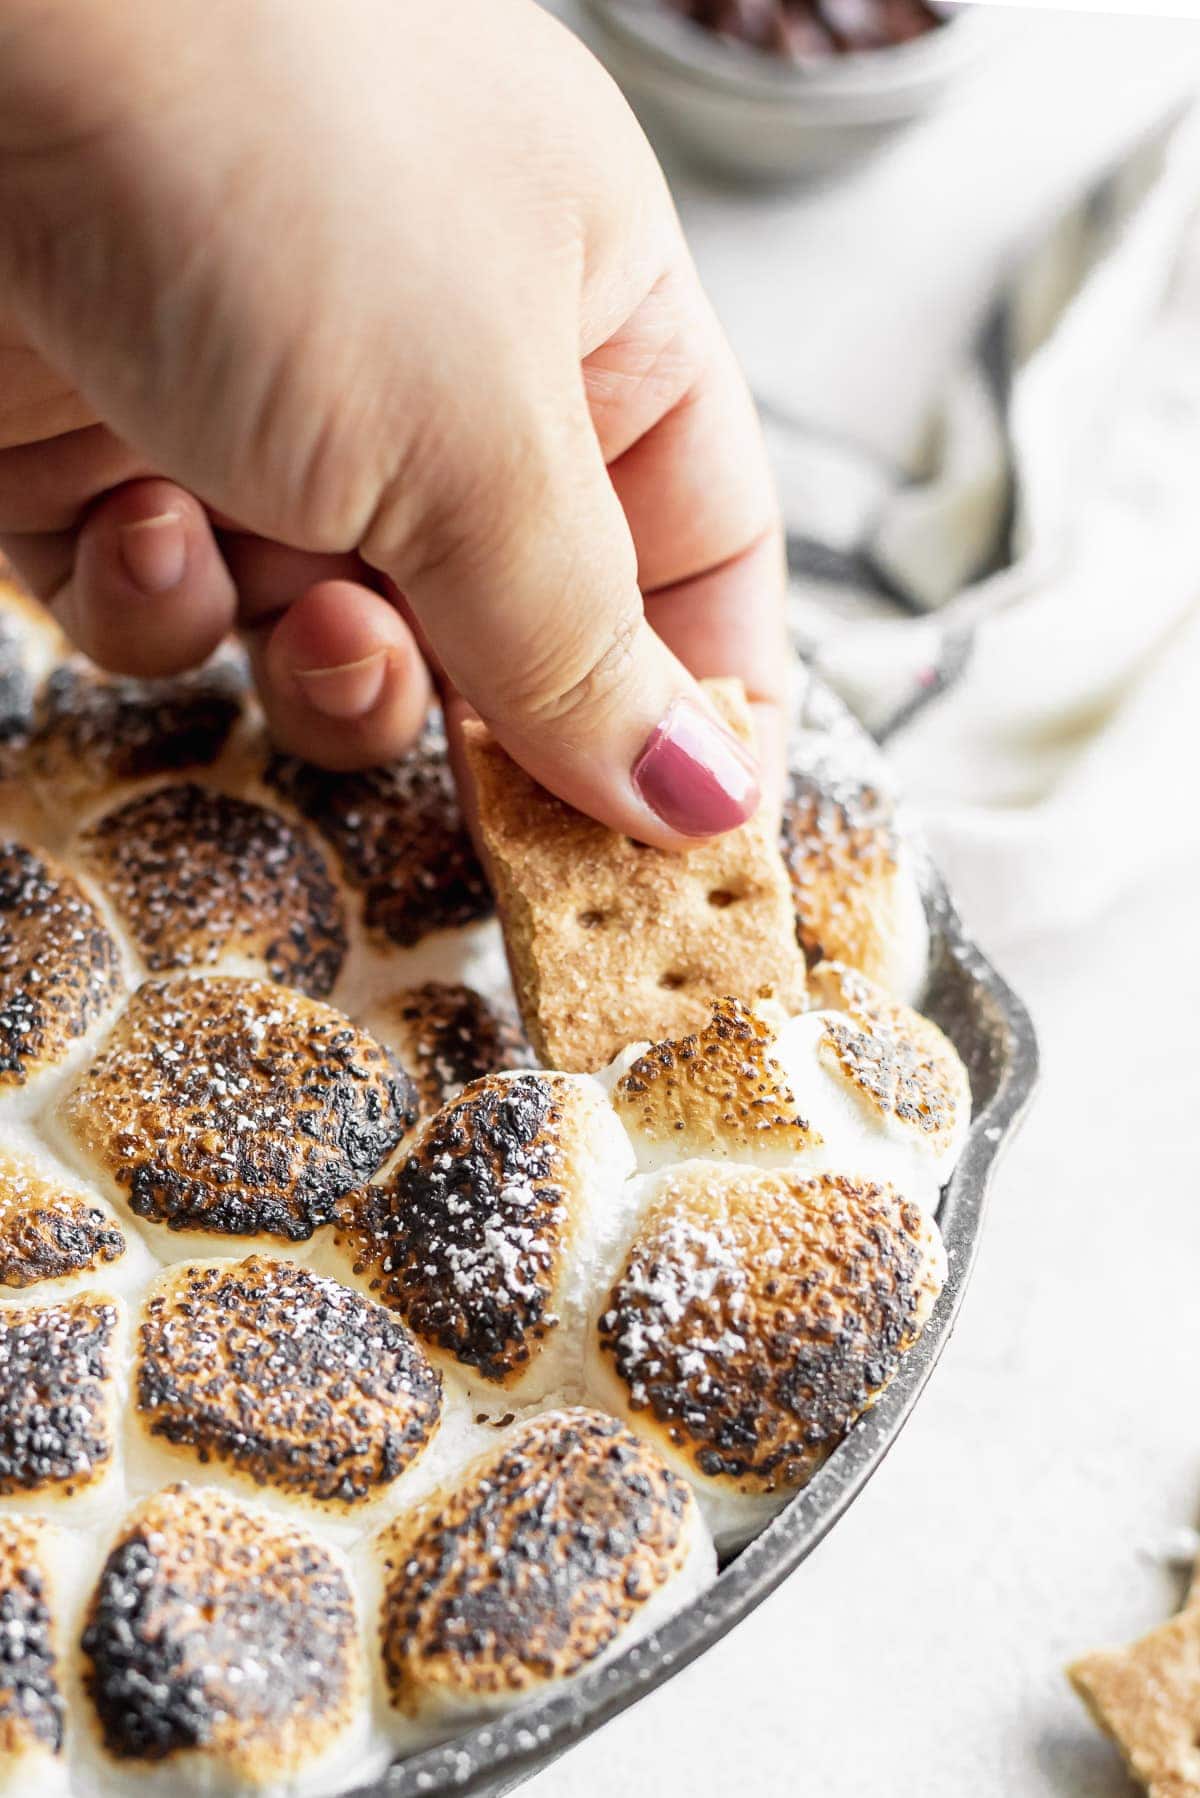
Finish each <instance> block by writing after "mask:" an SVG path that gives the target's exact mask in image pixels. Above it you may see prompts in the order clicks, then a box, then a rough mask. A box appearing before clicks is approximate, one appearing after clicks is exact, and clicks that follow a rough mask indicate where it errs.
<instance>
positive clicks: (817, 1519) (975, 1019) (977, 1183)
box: [347, 874, 1037, 1798]
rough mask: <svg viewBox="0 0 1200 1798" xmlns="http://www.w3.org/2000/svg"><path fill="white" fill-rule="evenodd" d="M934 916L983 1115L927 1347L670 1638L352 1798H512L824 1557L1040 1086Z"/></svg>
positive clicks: (929, 1360) (949, 999) (935, 992)
mask: <svg viewBox="0 0 1200 1798" xmlns="http://www.w3.org/2000/svg"><path fill="white" fill-rule="evenodd" d="M926 909H927V911H928V913H929V918H930V925H931V932H932V938H933V965H932V972H931V976H930V982H929V986H928V989H927V991H926V994H925V996H924V998H923V999H922V1001H921V1009H922V1011H924V1012H926V1013H927V1014H928V1015H929V1016H930V1017H932V1018H934V1019H935V1020H936V1021H937V1022H938V1023H939V1024H940V1025H941V1027H942V1029H943V1030H945V1032H946V1033H947V1035H948V1036H949V1037H950V1038H951V1040H952V1041H953V1042H954V1044H955V1047H956V1048H957V1049H958V1052H959V1054H960V1055H961V1056H962V1058H963V1060H964V1061H965V1063H966V1065H967V1068H968V1071H969V1072H970V1075H971V1087H972V1092H973V1095H974V1116H973V1120H972V1124H971V1133H970V1137H969V1139H968V1141H967V1146H966V1148H965V1150H964V1152H963V1155H962V1159H961V1160H960V1162H959V1164H958V1167H957V1168H956V1169H955V1172H954V1176H953V1178H952V1180H951V1181H950V1184H949V1186H948V1187H947V1188H946V1192H945V1195H944V1198H943V1201H942V1208H941V1210H940V1212H939V1213H938V1218H939V1221H940V1223H941V1227H942V1235H943V1237H944V1238H945V1242H946V1251H947V1257H948V1262H949V1271H948V1274H947V1279H946V1284H945V1287H944V1288H943V1291H942V1294H941V1297H940V1298H939V1300H938V1303H937V1305H936V1307H935V1308H934V1311H933V1314H932V1316H931V1317H930V1319H929V1322H928V1323H927V1324H926V1326H925V1330H924V1334H923V1335H922V1337H921V1340H920V1342H919V1343H918V1344H917V1346H916V1347H915V1348H914V1349H913V1350H912V1351H911V1353H910V1354H909V1355H908V1356H907V1357H906V1359H905V1361H904V1364H903V1366H902V1367H901V1370H900V1372H899V1373H898V1374H897V1376H896V1378H895V1379H894V1380H893V1381H892V1383H891V1385H890V1386H889V1387H888V1388H887V1390H886V1392H885V1393H884V1394H883V1397H882V1398H881V1399H880V1400H879V1402H878V1404H877V1405H875V1406H874V1408H873V1409H872V1410H871V1411H869V1412H867V1414H866V1416H865V1417H863V1418H862V1419H861V1420H860V1421H859V1422H858V1423H857V1424H856V1425H855V1427H854V1428H853V1429H852V1430H851V1431H850V1433H849V1435H848V1436H847V1437H846V1440H845V1441H844V1442H843V1443H842V1445H841V1446H840V1447H839V1448H838V1449H837V1450H836V1451H835V1453H834V1454H833V1455H832V1456H831V1457H830V1459H829V1460H828V1461H827V1462H826V1463H825V1465H824V1466H823V1467H822V1468H821V1470H820V1471H819V1472H818V1473H817V1474H816V1476H815V1477H814V1478H813V1479H812V1480H811V1481H810V1482H809V1484H808V1485H807V1486H806V1487H805V1488H804V1490H803V1492H800V1493H798V1494H797V1496H796V1497H795V1498H794V1499H793V1500H792V1502H791V1504H789V1505H788V1507H787V1509H786V1510H785V1511H783V1512H781V1513H780V1515H779V1516H778V1517H777V1518H776V1519H775V1521H774V1522H773V1523H772V1524H771V1525H770V1526H769V1527H768V1528H767V1529H766V1530H764V1531H763V1533H762V1535H761V1536H758V1537H757V1538H756V1539H755V1540H754V1541H753V1542H751V1543H750V1544H749V1546H748V1547H746V1548H744V1549H743V1550H742V1551H741V1553H740V1554H739V1555H738V1556H737V1557H736V1558H735V1559H734V1560H733V1561H731V1562H730V1563H729V1565H728V1566H726V1567H725V1569H724V1571H723V1572H722V1573H721V1575H720V1577H719V1578H718V1579H717V1581H716V1582H715V1584H714V1585H712V1586H710V1587H709V1589H708V1590H707V1591H706V1592H704V1593H702V1594H701V1596H700V1597H699V1598H697V1599H695V1600H693V1602H692V1603H691V1604H689V1605H688V1606H687V1607H686V1608H685V1609H684V1610H682V1611H680V1612H679V1613H678V1614H677V1615H676V1616H674V1617H672V1618H671V1619H670V1621H669V1622H668V1623H666V1624H665V1625H664V1626H663V1628H662V1629H660V1630H658V1631H657V1632H656V1633H655V1634H654V1635H651V1636H648V1637H646V1639H645V1640H644V1641H642V1642H638V1643H637V1644H635V1646H634V1647H632V1648H630V1649H627V1650H626V1652H625V1653H624V1654H622V1655H619V1656H618V1657H617V1658H616V1659H615V1660H613V1661H609V1662H608V1663H607V1665H605V1666H603V1667H599V1668H597V1669H596V1670H595V1671H594V1672H592V1673H588V1674H585V1675H584V1676H583V1677H582V1678H581V1679H578V1680H576V1681H575V1682H574V1683H573V1684H571V1685H569V1686H567V1687H565V1688H562V1689H560V1690H559V1691H556V1692H554V1693H552V1694H547V1695H546V1696H545V1697H543V1698H540V1699H536V1700H533V1701H531V1702H530V1703H529V1704H527V1705H523V1706H521V1707H520V1708H519V1709H517V1710H515V1711H511V1712H509V1713H508V1715H507V1716H505V1717H503V1718H501V1719H499V1720H498V1721H493V1722H489V1723H484V1724H481V1725H479V1726H478V1727H476V1728H475V1729H472V1730H469V1731H467V1732H466V1733H465V1734H463V1735H460V1736H457V1737H456V1738H455V1739H454V1740H453V1741H450V1742H447V1743H443V1744H442V1745H441V1746H440V1747H437V1748H429V1749H426V1750H424V1752H422V1753H420V1754H415V1755H412V1756H410V1757H409V1758H408V1759H407V1760H405V1761H403V1762H402V1763H400V1764H398V1765H396V1766H393V1767H391V1768H390V1769H389V1770H388V1772H387V1773H386V1774H384V1776H383V1777H382V1778H381V1779H379V1780H378V1781H376V1782H375V1783H374V1784H373V1785H369V1786H359V1787H356V1788H355V1791H354V1792H353V1793H352V1794H347V1798H418V1794H420V1795H421V1798H440V1795H441V1794H450V1793H453V1794H455V1795H456V1798H501V1794H503V1793H505V1792H510V1791H512V1790H513V1789H514V1787H516V1786H518V1785H520V1784H521V1783H522V1782H523V1781H524V1780H526V1779H529V1778H531V1777H532V1775H533V1774H534V1773H537V1772H540V1771H541V1770H542V1769H543V1768H544V1767H546V1766H548V1765H549V1763H550V1762H551V1761H553V1760H555V1759H557V1757H558V1756H559V1755H560V1754H563V1753H564V1752H565V1751H566V1750H567V1749H568V1748H570V1747H572V1746H573V1745H574V1744H575V1743H576V1742H579V1741H581V1740H582V1739H583V1737H584V1736H586V1735H590V1734H591V1732H592V1731H593V1730H595V1729H599V1728H600V1726H601V1724H603V1723H607V1722H608V1720H609V1718H610V1717H615V1716H616V1715H617V1714H618V1712H620V1711H623V1710H624V1709H625V1708H626V1707H627V1706H628V1705H631V1704H633V1703H635V1702H636V1700H637V1699H639V1698H641V1697H643V1696H644V1695H645V1694H646V1693H647V1692H652V1691H653V1690H654V1688H655V1687H656V1686H660V1685H662V1683H663V1682H664V1681H665V1680H668V1679H670V1678H671V1676H672V1675H673V1674H675V1673H677V1672H678V1671H679V1669H680V1668H681V1667H686V1666H687V1664H688V1662H689V1661H694V1660H695V1659H696V1657H697V1655H700V1654H703V1653H704V1650H705V1649H706V1648H709V1647H711V1645H712V1644H713V1643H714V1642H716V1641H719V1640H720V1638H721V1637H722V1636H723V1635H724V1634H725V1633H726V1631H727V1630H731V1629H732V1628H733V1626H734V1625H735V1624H736V1623H739V1622H740V1621H741V1619H742V1618H743V1617H745V1616H746V1615H747V1614H748V1613H749V1612H750V1611H752V1610H753V1609H754V1607H755V1605H757V1604H759V1603H761V1601H762V1600H763V1599H764V1598H766V1596H767V1594H768V1593H769V1592H772V1591H773V1590H774V1589H775V1587H776V1586H777V1585H779V1583H780V1581H781V1580H783V1579H786V1578H787V1576H788V1574H789V1573H791V1572H792V1571H793V1570H794V1569H795V1568H796V1567H798V1566H799V1565H800V1562H801V1561H802V1560H803V1559H804V1557H805V1556H806V1555H808V1554H810V1553H811V1552H812V1550H813V1549H814V1548H815V1547H816V1546H817V1543H818V1542H820V1540H821V1538H822V1537H823V1536H824V1535H825V1533H826V1531H827V1530H829V1529H831V1528H832V1527H833V1525H834V1524H835V1523H836V1522H837V1520H838V1518H839V1517H840V1516H841V1515H842V1512H843V1511H844V1510H845V1509H846V1508H847V1506H848V1505H849V1504H850V1503H851V1501H852V1500H853V1499H855V1498H856V1497H857V1496H858V1494H859V1493H860V1492H861V1491H862V1489H863V1487H864V1486H865V1485H866V1483H867V1481H868V1480H869V1479H870V1477H871V1475H872V1474H873V1473H874V1472H875V1469H876V1468H877V1467H878V1466H879V1464H880V1462H881V1461H882V1460H883V1457H884V1456H885V1455H886V1454H887V1452H888V1450H889V1448H891V1446H892V1444H893V1442H894V1441H895V1440H896V1437H897V1436H898V1435H899V1434H900V1431H901V1429H902V1428H903V1427H904V1423H905V1421H906V1419H907V1417H908V1414H909V1412H910V1411H911V1410H912V1408H913V1406H914V1405H915V1403H916V1401H917V1398H918V1396H919V1394H920V1392H921V1389H922V1387H923V1386H924V1385H925V1382H926V1380H927V1379H928V1378H929V1376H930V1374H931V1373H932V1372H933V1367H934V1363H935V1362H936V1361H937V1358H938V1356H939V1355H940V1354H941V1352H942V1350H943V1349H944V1348H945V1346H946V1343H947V1342H948V1341H949V1339H950V1332H951V1331H952V1330H953V1328H954V1323H955V1319H956V1318H957V1316H958V1308H959V1306H960V1305H961V1303H962V1299H963V1294H964V1292H965V1291H966V1286H967V1280H968V1278H969V1277H970V1273H971V1268H972V1265H973V1264H974V1260H975V1255H976V1251H977V1250H978V1247H979V1237H980V1232H981V1229H982V1225H983V1213H984V1207H985V1204H986V1201H987V1192H988V1186H989V1183H990V1181H991V1177H992V1171H993V1169H994V1167H995V1165H996V1160H997V1157H998V1155H999V1153H1000V1150H1001V1149H1002V1148H1003V1147H1004V1145H1005V1143H1006V1142H1007V1141H1008V1139H1009V1138H1010V1137H1011V1136H1012V1134H1013V1132H1014V1130H1015V1128H1016V1125H1017V1123H1018V1121H1019V1119H1020V1117H1021V1115H1022V1113H1023V1112H1024V1110H1025V1108H1026V1106H1027V1104H1028V1103H1029V1099H1030V1096H1031V1094H1032V1092H1033V1088H1034V1085H1035V1082H1036V1079H1037V1041H1036V1038H1035V1036H1034V1032H1033V1025H1032V1023H1031V1022H1030V1019H1029V1014H1028V1013H1027V1011H1026V1010H1025V1008H1024V1006H1023V1005H1022V1004H1021V1002H1020V1000H1019V999H1018V998H1017V997H1016V995H1015V994H1014V993H1013V992H1011V991H1010V989H1009V988H1008V987H1007V986H1006V985H1005V983H1004V981H1003V980H1002V979H1001V978H1000V976H999V975H998V974H997V973H996V970H995V969H994V968H993V967H991V965H990V964H989V963H988V962H987V961H986V960H985V959H984V957H983V956H982V955H981V954H980V952H979V950H978V949H976V948H975V946H974V945H973V944H972V943H971V941H970V940H969V939H968V937H967V936H966V934H965V932H964V930H963V926H962V923H961V921H960V920H959V917H958V914H957V913H956V912H955V910H954V907H953V905H952V904H951V902H950V900H949V898H948V896H947V894H946V891H945V888H944V887H943V885H942V883H941V881H940V880H939V879H938V878H937V877H936V876H935V875H932V874H931V875H930V876H929V878H928V881H927V883H926Z"/></svg>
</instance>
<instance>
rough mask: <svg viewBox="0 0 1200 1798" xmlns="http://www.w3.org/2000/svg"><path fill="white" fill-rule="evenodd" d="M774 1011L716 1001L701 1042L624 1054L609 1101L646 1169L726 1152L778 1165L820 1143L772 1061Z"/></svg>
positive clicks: (686, 1040) (694, 1039)
mask: <svg viewBox="0 0 1200 1798" xmlns="http://www.w3.org/2000/svg"><path fill="white" fill-rule="evenodd" d="M770 1014H771V1008H770V1007H765V1008H764V1009H763V1011H762V1012H760V1011H758V1010H753V1009H751V1007H750V1006H748V1005H746V1004H744V1003H743V1002H742V1000H740V999H718V1000H716V1001H715V1002H714V1004H713V1008H712V1018H711V1020H710V1021H709V1023H708V1024H706V1025H705V1027H704V1029H703V1030H700V1031H698V1032H697V1033H696V1034H695V1035H694V1036H684V1037H681V1038H679V1039H678V1040H677V1041H675V1042H664V1043H655V1044H652V1045H649V1046H643V1045H638V1047H639V1048H640V1049H641V1053H637V1052H636V1051H633V1052H631V1053H633V1054H634V1055H635V1059H632V1060H630V1058H629V1054H627V1055H625V1056H621V1057H619V1058H618V1060H617V1062H616V1063H614V1073H615V1074H616V1079H615V1083H614V1085H613V1090H612V1103H613V1108H614V1110H615V1111H616V1113H617V1116H618V1117H619V1118H620V1120H621V1122H622V1123H623V1124H624V1126H625V1129H626V1131H627V1132H628V1134H629V1137H630V1140H631V1142H632V1143H633V1147H634V1153H635V1154H636V1156H637V1161H638V1166H639V1168H641V1169H643V1170H646V1171H649V1170H652V1169H655V1168H660V1167H664V1166H666V1165H668V1164H669V1163H671V1162H676V1161H690V1160H693V1159H695V1158H697V1157H699V1158H701V1159H708V1158H712V1159H716V1158H723V1157H725V1156H728V1157H729V1158H730V1159H731V1160H734V1161H751V1162H754V1163H756V1164H758V1165H759V1166H763V1167H780V1166H786V1165H790V1164H791V1163H793V1162H794V1161H795V1160H796V1157H797V1156H798V1155H803V1154H804V1153H805V1152H806V1151H807V1150H809V1149H811V1148H812V1147H814V1145H815V1144H816V1143H817V1142H819V1140H820V1139H819V1137H818V1136H817V1134H816V1132H815V1131H814V1130H813V1129H812V1127H811V1125H810V1124H809V1123H808V1122H807V1121H806V1120H805V1119H804V1118H803V1117H801V1115H800V1111H799V1109H798V1107H797V1104H796V1101H795V1098H794V1097H793V1095H792V1093H791V1090H790V1088H789V1086H788V1082H787V1075H786V1074H785V1072H784V1070H783V1068H782V1067H781V1066H780V1064H779V1062H778V1061H777V1060H776V1059H775V1053H774V1050H775V1038H776V1036H777V1034H778V1032H779V1029H780V1027H781V1026H782V1024H783V1023H784V1021H785V1020H784V1017H783V1014H782V1013H780V1014H779V1015H778V1017H775V1016H773V1015H770Z"/></svg>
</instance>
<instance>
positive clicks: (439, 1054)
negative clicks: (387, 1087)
mask: <svg viewBox="0 0 1200 1798" xmlns="http://www.w3.org/2000/svg"><path fill="white" fill-rule="evenodd" d="M361 1021H362V1024H363V1027H364V1028H365V1029H367V1030H369V1031H370V1032H371V1034H372V1036H375V1037H377V1038H378V1039H379V1041H380V1042H381V1043H386V1044H387V1046H388V1048H389V1049H391V1051H392V1052H393V1054H394V1055H395V1056H396V1059H397V1060H398V1061H399V1063H400V1065H401V1067H402V1068H405V1069H406V1070H407V1071H408V1072H409V1073H410V1074H411V1075H412V1077H413V1079H414V1080H415V1081H416V1084H417V1094H418V1097H419V1101H420V1106H421V1116H422V1117H432V1116H433V1113H434V1112H435V1111H439V1110H440V1109H441V1107H442V1106H443V1105H448V1104H450V1103H451V1101H453V1100H454V1099H457V1098H458V1097H459V1096H460V1095H461V1093H462V1091H463V1088H464V1087H466V1086H469V1085H470V1083H471V1082H472V1080H479V1079H482V1077H483V1076H484V1075H485V1074H497V1073H500V1072H502V1071H503V1070H505V1069H509V1068H527V1067H529V1066H530V1065H531V1063H532V1059H533V1055H532V1051H531V1050H530V1047H529V1044H528V1043H527V1042H526V1040H525V1037H524V1036H523V1034H522V1032H521V1029H520V1026H519V1025H518V1024H517V1021H516V1019H515V1017H514V1016H513V1015H512V1014H511V1013H506V1012H505V1011H504V1010H503V1009H502V1007H501V1006H500V1005H499V1004H494V1003H492V1002H491V1001H490V1000H488V999H486V998H485V997H484V996H483V994H482V993H477V992H475V991H474V989H473V988H472V987H469V986H463V985H462V984H461V983H459V982H454V983H450V982H446V981H442V980H427V981H425V982H424V984H423V985H421V986H413V987H402V988H401V989H400V991H399V992H395V993H390V994H389V995H388V996H387V998H385V999H382V1000H380V1001H378V1003H376V1004H374V1005H372V1006H371V1007H370V1008H369V1009H368V1010H367V1011H365V1012H364V1013H363V1014H362V1019H361Z"/></svg>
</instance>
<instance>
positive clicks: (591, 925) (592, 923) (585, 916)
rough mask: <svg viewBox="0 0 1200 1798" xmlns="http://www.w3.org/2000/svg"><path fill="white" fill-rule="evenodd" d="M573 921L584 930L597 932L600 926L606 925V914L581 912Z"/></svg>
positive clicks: (604, 912) (603, 912)
mask: <svg viewBox="0 0 1200 1798" xmlns="http://www.w3.org/2000/svg"><path fill="white" fill-rule="evenodd" d="M575 921H576V923H577V924H581V925H582V926H583V928H584V929H585V930H598V929H599V927H600V925H601V924H607V923H608V913H607V912H606V911H581V912H578V913H577V914H576V919H575Z"/></svg>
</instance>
